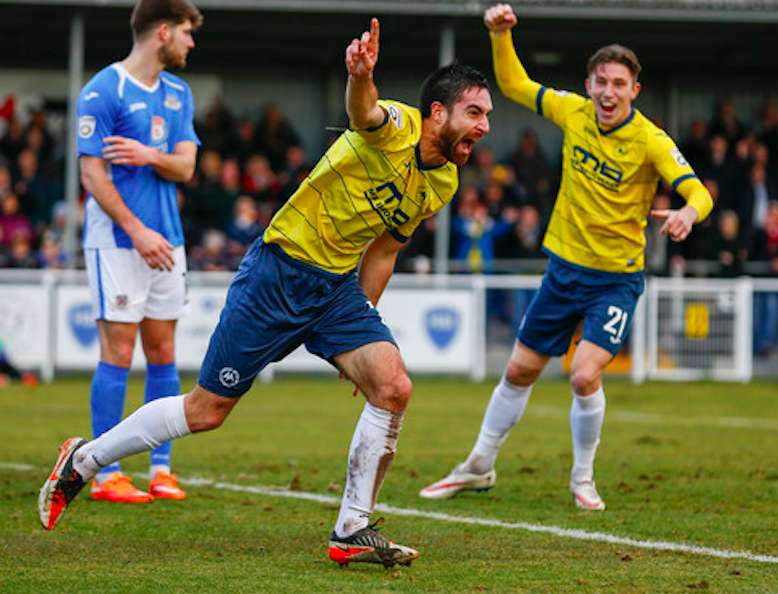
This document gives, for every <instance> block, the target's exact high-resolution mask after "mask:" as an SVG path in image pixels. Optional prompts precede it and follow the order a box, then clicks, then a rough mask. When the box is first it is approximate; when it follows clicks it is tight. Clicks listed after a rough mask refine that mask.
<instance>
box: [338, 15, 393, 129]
mask: <svg viewBox="0 0 778 594" xmlns="http://www.w3.org/2000/svg"><path fill="white" fill-rule="evenodd" d="M380 32H381V31H380V25H379V23H378V19H377V18H375V17H373V18H372V19H370V31H365V32H364V33H362V36H361V37H360V38H359V39H353V40H352V41H351V43H350V44H349V45H348V47H347V48H346V71H347V72H348V83H347V84H346V112H347V113H348V117H349V120H350V121H351V125H352V127H354V128H356V129H357V130H363V129H365V128H372V127H374V126H379V125H380V124H381V123H382V122H383V121H384V119H385V116H386V114H385V112H384V110H383V109H382V108H381V107H380V106H379V105H378V89H377V88H376V86H375V83H374V82H373V71H374V70H375V66H376V63H377V62H378V49H379V37H380Z"/></svg>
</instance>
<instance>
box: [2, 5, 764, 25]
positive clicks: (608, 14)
mask: <svg viewBox="0 0 778 594" xmlns="http://www.w3.org/2000/svg"><path fill="white" fill-rule="evenodd" d="M133 3H134V2H133V1H132V0H37V1H35V0H0V4H27V5H51V6H70V7H76V6H85V7H86V6H89V7H122V6H130V5H132V4H133ZM493 3H494V2H492V1H482V0H370V1H367V0H198V1H197V5H198V6H200V7H202V8H210V9H219V10H256V11H284V12H329V13H377V14H417V15H418V14H423V15H440V16H473V15H480V14H481V13H482V12H483V10H484V9H485V8H486V7H487V6H489V5H491V4H493ZM513 4H514V7H515V8H516V12H517V13H518V14H519V15H524V16H530V17H557V18H614V19H647V20H688V21H733V22H766V21H767V22H776V21H778V0H522V1H521V2H515V3H513Z"/></svg>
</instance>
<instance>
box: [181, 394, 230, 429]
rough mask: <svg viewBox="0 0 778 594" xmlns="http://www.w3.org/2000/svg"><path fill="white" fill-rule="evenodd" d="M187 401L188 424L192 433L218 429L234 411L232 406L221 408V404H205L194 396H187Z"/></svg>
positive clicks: (209, 402) (208, 402)
mask: <svg viewBox="0 0 778 594" xmlns="http://www.w3.org/2000/svg"><path fill="white" fill-rule="evenodd" d="M187 400H188V402H187V404H186V405H185V410H186V422H187V425H189V430H190V431H191V432H192V433H199V432H201V431H212V430H213V429H218V428H219V427H221V425H222V423H224V420H225V419H226V418H227V416H228V415H229V414H230V410H232V406H220V404H221V403H219V402H214V401H205V402H203V401H202V400H198V399H195V398H193V397H192V394H189V395H188V396H187ZM225 400H226V399H225ZM228 402H229V401H228ZM225 404H227V403H225Z"/></svg>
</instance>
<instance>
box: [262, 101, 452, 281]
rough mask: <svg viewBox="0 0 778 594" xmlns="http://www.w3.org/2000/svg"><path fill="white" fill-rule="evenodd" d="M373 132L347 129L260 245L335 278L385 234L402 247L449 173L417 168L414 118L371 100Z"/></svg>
mask: <svg viewBox="0 0 778 594" xmlns="http://www.w3.org/2000/svg"><path fill="white" fill-rule="evenodd" d="M379 105H380V106H381V107H382V108H383V109H384V111H385V112H386V119H385V120H384V122H383V124H382V125H380V126H378V127H377V128H372V129H369V130H348V131H346V132H344V133H343V134H342V135H341V136H340V137H339V138H338V140H336V141H335V143H334V144H333V145H332V146H331V147H330V148H329V149H328V150H327V152H326V153H325V154H324V156H323V157H322V158H321V160H320V161H319V162H318V163H317V164H316V167H314V169H313V171H311V174H310V175H309V176H308V177H307V178H306V179H305V181H303V183H302V184H301V185H300V187H299V188H298V189H297V191H296V192H295V193H294V194H293V195H292V197H291V198H289V200H288V201H287V203H286V204H285V205H284V206H283V207H282V208H281V209H280V210H279V211H278V213H276V215H275V216H274V217H273V220H272V221H271V222H270V225H269V226H268V228H267V229H266V231H265V234H264V241H265V242H266V243H276V244H278V245H279V246H281V247H282V248H283V250H284V251H285V252H286V253H287V254H289V255H290V256H292V257H293V258H296V259H298V260H302V261H303V262H306V263H308V264H312V265H314V266H316V267H318V268H322V269H324V270H328V271H330V272H335V273H339V274H340V273H344V272H349V271H351V270H353V269H354V268H356V267H357V265H358V263H359V258H360V256H361V255H362V252H363V251H364V249H365V247H366V245H367V244H368V243H369V242H370V241H371V240H372V239H375V238H376V237H378V236H379V235H382V234H383V233H385V232H389V233H391V234H392V236H393V237H394V238H395V239H397V240H398V241H403V242H404V241H406V240H407V239H408V238H409V237H410V236H411V234H412V233H413V231H414V230H415V229H416V227H417V226H418V225H419V223H421V221H423V220H424V219H426V218H429V217H431V216H432V215H434V214H435V213H436V212H438V211H439V210H440V209H441V208H443V207H444V206H445V205H446V204H448V202H449V201H450V200H451V198H452V197H453V195H454V193H455V192H456V189H457V184H458V178H457V167H456V165H454V164H453V163H450V162H447V163H445V164H444V165H441V166H439V167H425V166H424V165H423V164H422V163H421V159H420V154H419V148H418V144H419V139H420V138H421V113H420V112H419V110H417V109H415V108H413V107H409V106H408V105H405V104H403V103H399V102H396V101H379Z"/></svg>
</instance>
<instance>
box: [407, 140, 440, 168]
mask: <svg viewBox="0 0 778 594" xmlns="http://www.w3.org/2000/svg"><path fill="white" fill-rule="evenodd" d="M420 146H421V142H419V144H417V145H416V148H415V149H414V152H415V153H416V167H418V168H419V171H429V170H430V169H439V168H440V167H443V166H444V165H445V164H446V163H448V161H444V162H443V163H441V164H440V165H425V164H424V163H422V162H421V148H419V147H420Z"/></svg>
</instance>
